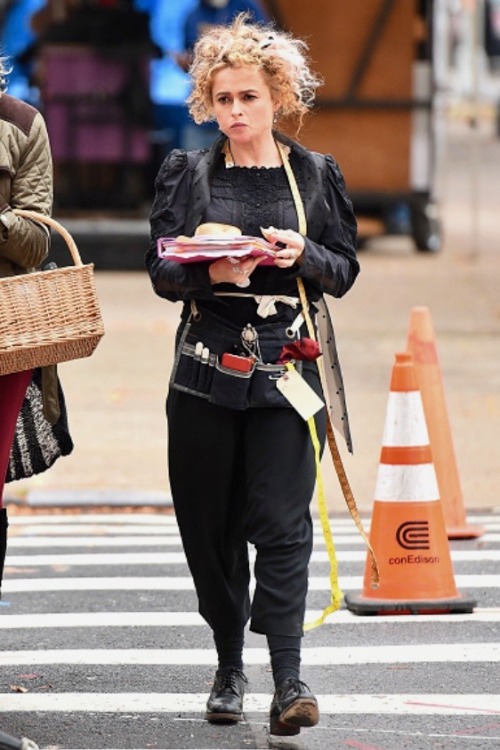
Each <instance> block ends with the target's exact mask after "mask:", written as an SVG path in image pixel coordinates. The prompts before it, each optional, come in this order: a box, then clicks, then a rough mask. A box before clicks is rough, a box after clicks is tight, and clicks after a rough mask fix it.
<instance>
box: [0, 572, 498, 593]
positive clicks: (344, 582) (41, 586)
mask: <svg viewBox="0 0 500 750" xmlns="http://www.w3.org/2000/svg"><path fill="white" fill-rule="evenodd" d="M339 585H340V588H341V589H343V590H344V591H352V590H355V589H363V576H340V577H339ZM455 585H456V586H457V587H458V588H459V589H462V588H464V589H473V588H500V575H457V576H455ZM192 590H194V586H193V581H192V579H191V577H190V576H175V577H172V576H133V577H126V576H116V577H113V578H80V577H79V578H19V579H14V578H8V579H7V580H4V582H3V584H2V595H3V597H4V599H5V595H6V594H13V593H21V592H23V593H28V592H30V593H31V592H36V593H39V592H42V591H192ZM330 590H331V589H330V581H329V579H328V577H327V576H321V577H319V576H318V577H315V576H313V577H311V578H309V591H327V592H329V591H330Z"/></svg>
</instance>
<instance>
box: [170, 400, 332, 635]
mask: <svg viewBox="0 0 500 750" xmlns="http://www.w3.org/2000/svg"><path fill="white" fill-rule="evenodd" d="M167 417H168V428H169V448H168V455H169V474H170V485H171V489H172V496H173V503H174V508H175V511H176V515H177V520H178V523H179V528H180V533H181V536H182V541H183V545H184V550H185V553H186V557H187V561H188V564H189V568H190V571H191V574H192V576H193V579H194V583H195V587H196V592H197V595H198V601H199V611H200V614H201V615H202V616H203V617H204V619H205V620H206V621H207V623H208V624H209V625H210V627H211V628H212V630H213V631H214V632H215V633H216V634H218V635H219V636H222V637H224V636H228V637H231V636H236V635H238V634H241V633H242V631H243V628H244V627H245V625H246V623H247V622H248V620H249V618H251V621H250V628H251V629H252V630H253V631H255V632H258V633H264V634H266V635H287V636H301V635H302V633H303V621H304V612H305V603H306V595H307V581H308V565H309V559H310V556H311V550H312V520H311V515H310V510H309V505H310V502H311V499H312V496H313V492H314V487H315V480H316V467H315V463H314V451H313V446H312V443H311V438H310V434H309V428H308V425H307V423H306V422H304V420H303V419H302V418H301V417H300V416H299V415H298V414H297V412H296V411H295V410H294V409H292V408H276V409H273V408H270V409H247V410H245V411H235V410H232V409H226V408H223V407H219V406H214V405H213V404H210V403H209V402H208V401H206V400H205V399H203V398H198V397H196V396H191V395H189V394H185V393H182V392H180V391H177V390H173V389H171V391H170V393H169V395H168V399H167ZM316 424H317V430H318V436H319V438H320V442H321V445H322V446H323V445H324V441H325V414H324V410H322V411H321V412H319V413H318V415H316ZM247 542H250V543H251V544H253V545H254V546H255V550H256V561H255V567H254V575H255V581H256V587H255V593H254V595H253V598H252V601H251V600H250V594H249V583H250V568H249V560H248V553H247Z"/></svg>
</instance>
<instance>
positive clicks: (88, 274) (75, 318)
mask: <svg viewBox="0 0 500 750" xmlns="http://www.w3.org/2000/svg"><path fill="white" fill-rule="evenodd" d="M15 213H16V214H17V215H18V216H23V217H25V218H28V219H33V220H35V221H37V222H41V223H43V224H48V225H49V226H51V227H53V228H54V229H55V230H56V231H57V232H59V234H60V235H61V236H62V238H63V239H64V240H65V242H66V244H67V246H68V248H69V251H70V253H71V256H72V258H73V261H74V264H75V265H74V266H69V267H68V268H57V269H54V270H47V271H35V272H34V273H28V274H21V275H18V276H9V277H7V278H2V279H0V375H6V374H7V373H10V372H20V371H21V370H29V369H31V368H33V367H42V366H44V365H51V364H55V363H57V362H67V361H68V360H71V359H80V358H81V357H88V356H89V355H90V354H92V352H93V351H94V349H95V348H96V346H97V344H98V343H99V340H100V339H101V337H102V336H103V334H104V326H103V323H102V318H101V313H100V309H99V304H98V301H97V294H96V290H95V284H94V277H93V273H94V265H93V264H88V265H83V263H82V260H81V258H80V254H79V252H78V248H77V246H76V243H75V242H74V240H73V238H72V236H71V235H70V234H69V232H68V231H67V230H66V229H65V228H64V227H63V226H61V224H59V223H58V222H57V221H55V220H54V219H52V218H50V217H48V216H44V215H43V214H38V213H36V212H34V211H24V210H16V211H15Z"/></svg>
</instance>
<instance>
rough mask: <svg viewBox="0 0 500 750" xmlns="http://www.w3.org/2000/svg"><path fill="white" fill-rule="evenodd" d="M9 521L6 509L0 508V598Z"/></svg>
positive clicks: (0, 595)
mask: <svg viewBox="0 0 500 750" xmlns="http://www.w3.org/2000/svg"><path fill="white" fill-rule="evenodd" d="M8 526H9V522H8V520H7V510H6V509H5V508H0V599H1V598H2V578H3V566H4V563H5V553H6V552H7V528H8Z"/></svg>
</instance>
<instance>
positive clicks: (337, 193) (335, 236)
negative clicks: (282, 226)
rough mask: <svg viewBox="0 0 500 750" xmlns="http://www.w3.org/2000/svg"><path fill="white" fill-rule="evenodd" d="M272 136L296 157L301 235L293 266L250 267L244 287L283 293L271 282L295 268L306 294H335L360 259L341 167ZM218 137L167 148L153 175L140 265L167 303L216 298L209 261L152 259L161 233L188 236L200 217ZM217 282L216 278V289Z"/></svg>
mask: <svg viewBox="0 0 500 750" xmlns="http://www.w3.org/2000/svg"><path fill="white" fill-rule="evenodd" d="M275 135H276V137H277V138H279V140H281V141H282V142H284V143H285V144H287V145H289V146H290V147H291V149H292V151H293V152H294V153H295V154H296V156H297V157H298V161H299V165H300V170H301V173H302V174H301V177H302V179H301V184H302V185H304V186H305V189H303V192H302V195H301V197H302V200H303V203H304V208H305V212H306V218H307V237H306V241H305V250H304V256H303V262H302V264H301V266H300V268H299V267H295V268H294V269H293V271H291V272H288V275H287V272H283V270H282V269H281V270H278V271H276V270H275V269H269V267H267V268H261V269H259V268H257V269H256V270H255V272H254V274H253V275H252V282H253V286H252V290H251V291H252V292H254V290H255V293H256V294H283V293H289V290H287V289H283V288H277V287H278V285H279V284H280V283H281V284H283V283H285V282H286V281H287V279H288V281H290V279H291V278H292V279H295V277H296V276H297V275H300V276H301V277H302V279H303V282H304V285H305V288H306V291H307V295H308V298H309V299H310V300H311V301H315V300H317V299H319V298H320V297H321V295H322V294H330V295H332V296H334V297H341V296H343V295H344V294H345V293H346V292H347V291H348V290H349V289H350V288H351V286H352V284H353V283H354V281H355V279H356V276H357V274H358V272H359V264H358V261H357V260H356V250H355V248H356V219H355V217H354V213H353V210H352V204H351V201H350V200H349V198H348V196H347V194H346V191H345V184H344V180H343V177H342V174H341V172H340V169H339V167H338V165H337V163H336V162H335V160H334V159H333V158H332V157H331V156H326V157H325V156H321V155H320V154H314V153H313V152H311V151H309V150H308V149H306V148H304V147H303V146H300V145H299V144H298V143H296V142H294V141H291V140H289V139H287V138H285V137H284V136H282V135H278V134H275ZM223 144H224V137H222V138H220V139H219V140H217V141H216V142H215V143H214V144H213V146H212V147H211V148H210V150H208V151H193V152H188V153H186V152H185V151H179V150H174V151H172V152H171V153H170V154H169V156H167V158H166V159H165V161H164V162H163V164H162V166H161V168H160V171H159V173H158V177H157V179H156V183H155V187H156V195H155V200H154V203H153V207H152V210H151V216H150V222H151V246H150V248H149V251H148V253H147V255H146V266H147V268H148V271H149V274H150V276H151V281H152V284H153V287H154V290H155V292H156V293H157V294H158V295H159V296H160V297H165V298H166V299H169V300H170V301H172V302H174V301H176V300H190V299H193V298H194V299H198V300H207V301H208V300H210V301H213V300H215V297H214V292H213V288H212V285H211V283H210V278H209V275H208V264H203V263H195V264H186V265H183V264H178V263H175V262H172V261H166V260H162V259H159V258H158V256H157V251H156V244H157V240H158V239H159V238H160V237H176V236H178V235H180V234H184V235H188V236H191V235H193V234H194V231H195V229H196V227H197V226H198V225H199V224H200V223H202V222H203V220H204V219H203V216H204V212H205V210H206V208H207V206H208V204H209V202H210V181H211V177H212V174H213V172H214V170H215V166H216V164H217V161H218V159H219V157H220V153H221V150H222V146H223ZM228 223H234V222H228ZM254 285H255V286H254ZM289 286H290V285H289ZM292 286H293V285H292ZM222 287H223V285H220V289H222Z"/></svg>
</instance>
